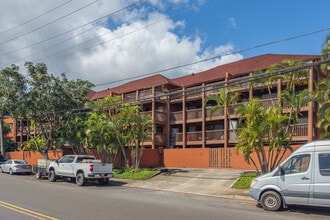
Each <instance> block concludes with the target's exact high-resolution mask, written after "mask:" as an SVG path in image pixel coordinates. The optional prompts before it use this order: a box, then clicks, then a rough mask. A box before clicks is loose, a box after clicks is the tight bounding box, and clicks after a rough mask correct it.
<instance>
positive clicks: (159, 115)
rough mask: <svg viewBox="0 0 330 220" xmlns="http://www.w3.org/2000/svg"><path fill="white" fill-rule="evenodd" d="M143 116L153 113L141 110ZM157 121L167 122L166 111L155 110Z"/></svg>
mask: <svg viewBox="0 0 330 220" xmlns="http://www.w3.org/2000/svg"><path fill="white" fill-rule="evenodd" d="M140 115H141V116H145V115H150V117H151V115H152V112H151V111H146V112H140ZM154 121H155V122H156V123H160V124H163V123H166V113H165V112H155V120H154Z"/></svg>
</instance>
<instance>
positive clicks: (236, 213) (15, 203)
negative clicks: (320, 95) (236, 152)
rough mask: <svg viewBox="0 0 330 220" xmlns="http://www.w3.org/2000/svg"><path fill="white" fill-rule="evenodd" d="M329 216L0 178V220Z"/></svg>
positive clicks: (145, 192)
mask: <svg viewBox="0 0 330 220" xmlns="http://www.w3.org/2000/svg"><path fill="white" fill-rule="evenodd" d="M329 216H330V211H328V210H327V209H319V208H306V207H294V208H291V209H289V210H284V211H279V212H266V211H264V210H263V209H261V208H258V207H256V203H255V202H251V201H242V200H233V199H223V198H215V197H208V196H196V195H190V194H183V193H173V192H165V191H155V190H148V189H140V188H132V187H125V184H124V183H123V184H122V185H121V184H120V183H116V184H113V183H112V182H111V181H110V184H109V185H107V186H98V185H97V184H88V185H87V186H85V187H79V186H77V185H76V184H75V183H70V182H65V181H58V182H55V183H50V182H48V180H46V179H43V180H38V179H35V178H34V177H33V176H25V175H13V176H11V175H8V174H0V219H1V220H13V219H15V220H16V219H17V220H25V219H26V220H32V219H52V220H55V219H61V220H76V219H82V220H84V219H101V220H102V219H115V220H117V219H118V220H121V219H127V220H129V219H134V220H148V219H150V220H151V219H157V220H163V219H164V220H165V219H180V220H185V219H189V220H197V219H208V220H212V219H217V220H219V219H230V220H236V219H242V218H243V219H251V220H252V219H253V220H256V219H265V218H267V220H276V219H278V220H280V219H281V220H282V219H289V220H291V219H292V220H293V219H297V220H298V219H299V220H300V219H329Z"/></svg>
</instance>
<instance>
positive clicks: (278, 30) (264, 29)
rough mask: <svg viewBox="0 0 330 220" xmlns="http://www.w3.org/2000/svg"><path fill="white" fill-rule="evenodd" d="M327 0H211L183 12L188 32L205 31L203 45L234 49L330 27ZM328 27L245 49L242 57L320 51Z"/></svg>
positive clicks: (328, 2) (316, 52)
mask: <svg viewBox="0 0 330 220" xmlns="http://www.w3.org/2000/svg"><path fill="white" fill-rule="evenodd" d="M329 8H330V1H327V0H320V1H316V2H314V3H312V2H311V1H306V0H290V1H288V0H276V1H265V0H251V1H242V0H230V1H222V0H213V1H209V2H208V3H206V4H205V5H203V6H201V8H200V10H198V11H195V12H192V13H187V14H186V15H182V19H185V20H186V25H187V28H186V30H187V32H189V33H190V34H193V33H194V32H195V31H196V30H197V31H199V32H201V33H204V34H205V41H204V45H205V46H206V47H216V46H218V45H220V44H226V43H228V42H230V43H232V44H234V45H235V46H236V49H237V50H244V49H249V48H252V47H254V46H259V45H263V44H265V43H269V42H274V41H278V40H282V39H287V38H290V37H294V36H298V35H301V34H305V33H310V32H313V31H316V30H322V29H325V28H330V14H329ZM328 33H330V30H328V31H325V32H321V33H318V34H312V35H310V36H306V37H302V38H297V39H293V40H288V41H284V42H281V43H276V44H274V45H271V46H265V47H262V48H260V49H253V50H251V51H248V52H244V53H243V55H244V57H250V56H255V55H258V54H263V53H294V54H296V53H298V54H319V53H320V50H321V46H322V43H323V41H324V39H325V37H326V35H327V34H328Z"/></svg>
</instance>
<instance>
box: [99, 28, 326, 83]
mask: <svg viewBox="0 0 330 220" xmlns="http://www.w3.org/2000/svg"><path fill="white" fill-rule="evenodd" d="M327 30H330V27H327V28H323V29H319V30H316V31H312V32H308V33H304V34H299V35H296V36H293V37H288V38H283V39H280V40H276V41H272V42H268V43H264V44H260V45H256V46H253V47H250V48H246V49H242V50H236V51H233V52H230V53H225V54H222V55H217V56H213V57H210V58H207V59H203V60H199V61H195V62H192V63H187V64H182V65H178V66H175V67H170V68H167V69H162V70H157V71H153V72H150V73H145V74H141V75H138V76H133V77H129V78H125V79H120V80H115V81H112V82H106V83H100V84H96V85H95V87H98V86H105V85H109V84H114V83H119V82H124V81H127V80H132V79H138V78H141V77H145V76H151V75H154V74H158V73H163V72H168V71H171V70H175V69H179V68H183V67H187V66H192V65H196V64H199V63H203V62H206V61H210V60H214V59H218V58H221V57H223V56H229V55H233V54H236V53H243V52H246V51H250V50H254V49H257V48H260V47H265V46H269V45H272V44H277V43H281V42H284V41H289V40H293V39H297V38H301V37H306V36H308V35H313V34H316V33H320V32H324V31H327Z"/></svg>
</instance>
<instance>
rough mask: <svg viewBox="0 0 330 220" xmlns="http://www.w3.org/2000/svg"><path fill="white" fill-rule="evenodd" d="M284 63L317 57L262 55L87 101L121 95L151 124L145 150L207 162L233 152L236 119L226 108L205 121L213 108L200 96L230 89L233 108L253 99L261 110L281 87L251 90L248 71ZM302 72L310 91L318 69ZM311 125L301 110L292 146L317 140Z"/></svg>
mask: <svg viewBox="0 0 330 220" xmlns="http://www.w3.org/2000/svg"><path fill="white" fill-rule="evenodd" d="M284 60H293V61H306V62H310V63H313V62H315V61H318V60H319V56H314V55H283V54H280V55H279V54H265V55H260V56H256V57H252V58H248V59H243V60H240V61H237V62H232V63H229V64H225V65H220V66H217V67H215V68H212V69H209V70H206V71H203V72H199V73H193V74H190V75H187V76H183V77H179V78H174V79H168V78H166V77H164V76H162V75H154V76H150V77H146V78H143V79H139V80H135V81H131V82H129V83H126V84H123V85H120V86H118V87H115V88H111V89H106V90H103V91H99V92H96V93H95V94H94V95H93V96H92V97H91V99H99V98H103V97H105V96H107V95H114V94H116V95H121V96H122V99H123V100H124V101H126V102H130V101H139V102H140V103H141V104H142V106H143V109H144V112H143V113H144V114H150V115H151V117H152V120H153V121H154V123H155V129H154V131H153V132H152V134H150V135H151V140H152V141H151V142H149V143H146V144H145V146H146V147H147V148H149V149H161V150H162V149H205V148H207V149H209V150H210V153H209V154H210V158H213V157H214V156H212V154H216V155H217V156H216V157H218V151H217V149H229V148H233V147H234V146H235V144H236V143H237V142H238V138H237V136H236V132H235V131H236V130H237V125H238V119H239V118H238V115H236V114H235V112H236V111H235V109H234V108H231V109H229V111H228V112H229V114H230V115H229V116H228V115H226V111H224V112H220V111H218V112H214V113H213V115H212V117H211V114H210V111H211V108H212V106H214V105H215V104H216V103H212V102H207V103H205V99H206V97H207V96H208V95H213V94H218V93H219V89H220V88H224V87H225V86H228V85H230V86H231V88H232V90H233V91H235V92H239V94H240V98H239V103H238V104H240V103H244V102H246V101H247V100H249V99H251V98H252V97H258V98H260V99H261V101H262V103H263V105H264V106H265V107H267V106H269V105H271V104H272V101H274V100H277V97H279V95H280V94H281V90H282V89H283V88H284V84H285V82H281V81H277V82H276V83H274V84H273V86H272V88H271V94H269V92H268V91H267V90H266V89H265V87H263V86H262V85H258V86H254V87H251V86H249V85H250V84H249V83H248V81H249V79H250V77H251V75H252V73H253V72H255V71H264V70H266V69H268V68H269V67H271V66H273V65H275V64H279V63H281V62H282V61H284ZM306 71H307V72H308V76H307V82H308V83H307V88H308V89H309V90H310V91H312V90H313V86H314V82H315V80H317V79H318V78H319V77H320V71H319V67H315V66H313V67H310V68H308V69H306ZM305 88H306V85H304V86H303V87H301V88H299V87H298V90H299V89H305ZM283 105H285V103H283ZM229 120H230V121H229ZM315 123H316V109H315V106H314V105H313V104H312V103H310V104H309V105H308V106H305V107H304V108H303V109H302V115H300V116H299V124H297V125H295V127H294V134H293V144H297V145H300V144H302V143H305V142H308V141H311V140H313V139H317V138H318V131H317V130H316V128H315ZM226 152H227V151H223V152H222V155H220V156H221V157H223V158H222V162H221V165H220V166H222V167H230V159H228V157H230V155H229V154H230V153H226ZM210 160H212V159H210ZM210 164H212V161H210Z"/></svg>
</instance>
